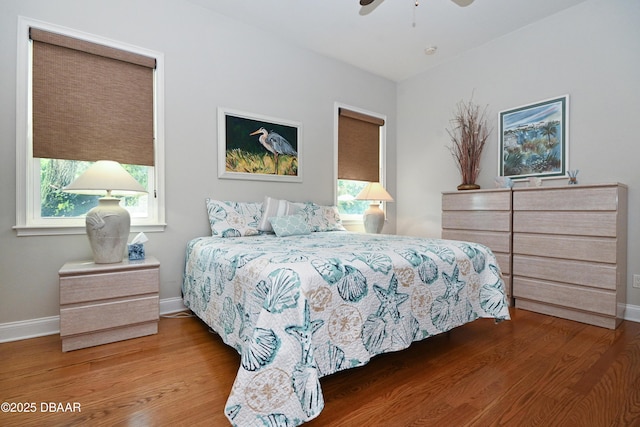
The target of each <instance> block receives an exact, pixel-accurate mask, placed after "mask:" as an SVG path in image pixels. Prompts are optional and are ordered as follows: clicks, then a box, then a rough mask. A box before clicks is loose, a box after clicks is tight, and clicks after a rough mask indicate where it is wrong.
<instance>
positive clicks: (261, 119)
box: [218, 108, 302, 182]
mask: <svg viewBox="0 0 640 427" xmlns="http://www.w3.org/2000/svg"><path fill="white" fill-rule="evenodd" d="M218 177H220V178H225V179H249V180H261V181H284V182H302V125H301V124H300V123H297V122H293V121H290V120H283V119H276V118H273V117H266V116H261V115H257V114H249V113H244V112H241V111H235V110H230V109H226V108H218Z"/></svg>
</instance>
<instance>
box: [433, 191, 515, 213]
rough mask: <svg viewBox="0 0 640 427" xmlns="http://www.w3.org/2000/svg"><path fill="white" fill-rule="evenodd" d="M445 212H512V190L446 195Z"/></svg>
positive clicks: (443, 204) (443, 200)
mask: <svg viewBox="0 0 640 427" xmlns="http://www.w3.org/2000/svg"><path fill="white" fill-rule="evenodd" d="M442 210H444V211H507V212H509V211H511V190H510V189H509V190H506V189H505V190H492V191H473V192H467V191H464V192H460V191H459V192H456V193H444V194H443V195H442Z"/></svg>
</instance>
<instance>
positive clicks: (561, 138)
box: [498, 95, 569, 180]
mask: <svg viewBox="0 0 640 427" xmlns="http://www.w3.org/2000/svg"><path fill="white" fill-rule="evenodd" d="M498 121H499V132H498V134H499V138H500V141H499V144H498V150H499V152H498V155H499V161H498V164H499V169H500V170H499V176H504V177H509V178H511V179H513V180H517V179H527V178H529V177H537V178H552V177H566V176H567V172H568V169H569V164H568V160H569V95H563V96H560V97H556V98H552V99H546V100H543V101H538V102H534V103H531V104H527V105H523V106H520V107H516V108H511V109H508V110H504V111H501V112H499V114H498Z"/></svg>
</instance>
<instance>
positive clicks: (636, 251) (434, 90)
mask: <svg viewBox="0 0 640 427" xmlns="http://www.w3.org/2000/svg"><path fill="white" fill-rule="evenodd" d="M472 92H474V100H475V101H476V102H477V103H479V104H481V105H485V104H488V105H489V108H490V110H491V111H492V112H493V113H494V114H495V116H494V117H495V126H496V127H497V123H498V117H497V115H498V113H499V111H501V110H505V109H509V108H512V107H517V106H520V105H524V104H528V103H531V102H534V101H539V100H543V99H548V98H553V97H556V96H561V95H565V94H568V95H569V166H570V168H571V169H579V170H580V173H579V175H578V180H579V182H580V183H584V184H588V183H609V182H622V183H625V184H627V185H628V186H629V222H628V230H629V244H628V275H627V276H628V277H627V283H628V291H627V302H628V304H631V305H634V306H636V307H635V312H636V315H638V316H640V312H638V309H639V307H637V306H640V289H634V288H632V286H631V284H632V274H633V273H637V274H640V242H639V238H640V167H639V166H638V159H639V158H640V144H639V140H638V114H639V113H640V2H638V1H637V0H591V1H587V2H585V3H581V4H580V5H578V6H575V7H573V8H571V9H568V10H565V11H564V12H561V13H559V14H556V15H554V16H551V17H549V18H547V19H545V20H543V21H539V22H537V23H534V24H532V25H529V26H527V27H525V28H522V29H520V30H518V31H516V32H514V33H511V34H509V35H507V36H505V37H502V38H500V39H497V40H495V41H492V42H490V43H487V44H486V45H484V46H482V47H480V48H478V49H475V50H473V51H470V52H467V53H465V54H464V55H461V56H459V57H458V58H456V59H455V60H453V61H450V62H448V63H447V64H445V65H442V66H440V67H438V68H435V69H432V70H430V71H428V72H426V73H424V74H421V75H419V76H417V77H415V78H412V79H409V80H406V81H403V82H401V83H400V84H399V85H398V165H397V180H398V189H397V198H396V199H397V201H398V202H397V215H398V222H397V232H398V233H400V234H412V235H424V236H432V237H439V236H440V231H441V207H442V205H441V192H442V191H451V190H455V188H456V186H457V185H458V184H459V183H460V181H459V173H458V171H457V169H456V167H455V163H454V162H453V159H452V158H451V155H450V153H449V151H448V150H447V148H446V147H447V145H448V144H449V138H448V135H447V133H446V131H445V129H446V128H447V127H448V126H449V120H450V118H451V115H452V112H453V110H454V108H455V105H456V103H457V102H458V101H460V100H463V99H464V100H467V99H469V97H470V96H471V94H472ZM497 159H498V136H497V131H494V134H493V137H492V138H491V140H490V142H489V143H488V145H487V146H485V151H484V153H483V159H482V171H481V173H480V178H479V184H480V185H481V186H482V187H484V188H491V187H494V183H493V178H494V177H495V176H496V175H498V160H497ZM565 183H566V178H565V179H562V180H554V181H551V180H548V181H545V183H544V185H545V186H546V185H565ZM520 185H521V184H520Z"/></svg>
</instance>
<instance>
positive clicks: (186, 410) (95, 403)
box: [0, 309, 640, 427]
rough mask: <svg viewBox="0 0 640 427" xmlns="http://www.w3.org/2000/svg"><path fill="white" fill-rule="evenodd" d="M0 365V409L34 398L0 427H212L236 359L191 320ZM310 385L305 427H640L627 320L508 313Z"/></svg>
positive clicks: (41, 351) (637, 371)
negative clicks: (313, 414)
mask: <svg viewBox="0 0 640 427" xmlns="http://www.w3.org/2000/svg"><path fill="white" fill-rule="evenodd" d="M0 361H1V363H0V402H9V403H11V404H13V409H24V407H25V404H27V406H26V407H27V409H29V408H31V409H33V407H32V406H30V404H31V403H34V404H35V412H32V413H6V412H1V413H0V425H2V426H18V425H19V426H58V425H60V426H62V425H64V426H67V425H82V424H85V425H91V426H95V425H109V426H118V425H122V426H125V425H126V426H162V425H203V426H225V425H229V422H228V421H227V419H226V418H225V416H224V413H223V408H224V404H225V401H226V399H227V395H228V394H229V391H230V389H231V385H232V383H233V379H234V377H235V373H236V371H237V368H238V365H239V356H238V355H237V353H236V352H235V351H234V350H233V349H231V348H229V347H227V346H226V345H224V344H223V343H222V341H221V340H220V338H219V337H218V336H216V335H213V334H211V333H209V332H208V329H207V327H206V326H205V325H204V324H202V323H201V322H200V321H199V320H197V319H195V318H178V319H167V318H163V319H161V321H160V332H159V334H158V335H153V336H149V337H143V338H138V339H134V340H128V341H122V342H119V343H113V344H108V345H103V346H99V347H93V348H87V349H82V350H76V351H73V352H69V353H62V351H61V345H60V337H59V336H57V335H55V336H48V337H42V338H34V339H30V340H24V341H18V342H12V343H5V344H0ZM322 387H323V392H324V397H325V409H324V411H323V412H322V413H321V414H320V416H319V417H318V418H316V419H315V420H313V421H311V422H309V423H307V424H306V425H308V426H311V427H315V426H354V427H355V426H357V427H360V426H385V427H387V426H394V427H396V426H490V425H495V426H556V425H557V426H581V427H582V426H640V323H633V322H627V321H625V322H623V323H622V325H621V326H620V327H619V328H618V329H617V330H615V331H612V330H608V329H604V328H598V327H595V326H589V325H585V324H581V323H577V322H572V321H569V320H563V319H558V318H554V317H548V316H544V315H540V314H536V313H532V312H527V311H523V310H517V309H513V310H512V320H511V321H509V322H503V323H500V324H495V323H494V322H493V321H491V320H487V319H481V320H477V321H475V322H473V323H471V324H469V325H465V326H463V327H460V328H457V329H455V330H453V331H452V332H451V333H450V334H444V335H440V336H436V337H432V338H430V339H427V340H425V341H422V342H419V343H414V344H413V346H412V347H411V348H409V349H407V350H405V351H401V352H397V353H392V354H387V355H381V356H377V357H375V358H374V359H373V360H372V361H371V362H370V363H369V364H368V365H366V366H364V367H361V368H356V369H352V370H350V371H345V372H341V373H338V374H335V375H331V376H329V377H326V378H323V379H322ZM48 402H52V403H53V405H54V406H53V407H51V406H50V405H49V403H48ZM74 403H77V404H79V406H80V411H77V406H76V408H75V409H76V411H75V412H72V410H73V409H74V406H73V405H74ZM60 404H62V407H60ZM67 404H68V405H67ZM21 405H22V406H21ZM3 409H4V407H3ZM43 409H46V411H45V410H43ZM54 409H57V410H60V409H69V411H67V412H61V411H57V412H54V411H53V410H54Z"/></svg>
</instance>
